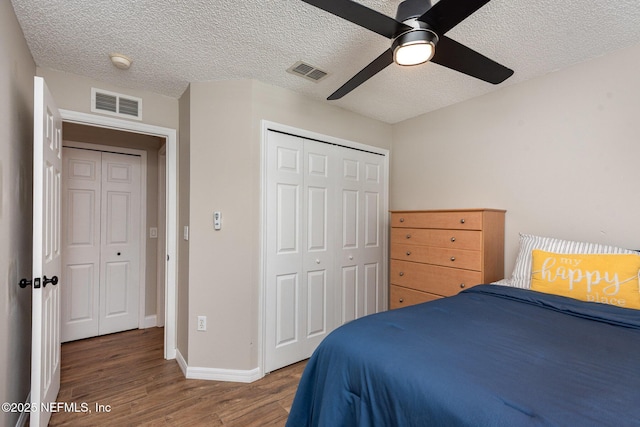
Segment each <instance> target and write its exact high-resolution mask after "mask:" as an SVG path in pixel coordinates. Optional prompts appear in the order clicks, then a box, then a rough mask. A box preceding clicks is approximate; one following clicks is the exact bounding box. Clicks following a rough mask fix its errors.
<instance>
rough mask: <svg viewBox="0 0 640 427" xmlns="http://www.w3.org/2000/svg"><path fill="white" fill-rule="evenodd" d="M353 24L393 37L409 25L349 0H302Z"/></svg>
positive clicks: (408, 28) (406, 29)
mask: <svg viewBox="0 0 640 427" xmlns="http://www.w3.org/2000/svg"><path fill="white" fill-rule="evenodd" d="M302 1H303V2H305V3H308V4H310V5H312V6H315V7H318V8H320V9H322V10H325V11H327V12H329V13H332V14H334V15H336V16H339V17H340V18H343V19H346V20H347V21H350V22H353V23H354V24H357V25H360V26H361V27H364V28H366V29H368V30H371V31H373V32H376V33H378V34H380V35H382V36H385V37H386V38H388V39H393V38H395V37H397V36H398V35H400V34H401V33H403V32H405V31H409V30H411V27H409V26H408V25H405V24H403V23H402V22H398V21H396V20H395V19H393V18H391V17H389V16H387V15H384V14H382V13H380V12H377V11H375V10H373V9H369V8H368V7H366V6H363V5H361V4H360V3H356V2H354V1H351V0H302Z"/></svg>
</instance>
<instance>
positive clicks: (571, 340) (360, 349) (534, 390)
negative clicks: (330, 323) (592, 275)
mask: <svg viewBox="0 0 640 427" xmlns="http://www.w3.org/2000/svg"><path fill="white" fill-rule="evenodd" d="M538 425H553V426H581V427H582V426H616V427H619V426H640V312H638V311H636V310H631V309H624V308H619V307H614V306H608V305H602V304H596V303H586V302H581V301H577V300H573V299H570V298H565V297H559V296H554V295H547V294H542V293H538V292H533V291H528V290H523V289H516V288H509V287H504V286H496V285H480V286H476V287H473V288H471V289H468V290H466V291H464V292H462V293H460V294H459V295H457V296H454V297H450V298H444V299H441V300H438V301H433V302H429V303H425V304H420V305H416V306H411V307H407V308H403V309H399V310H393V311H388V312H384V313H379V314H375V315H371V316H367V317H364V318H361V319H359V320H356V321H353V322H351V323H348V324H346V325H344V326H342V327H340V328H338V329H336V330H335V331H333V332H332V333H331V334H330V335H329V336H327V338H325V340H324V341H323V342H322V343H321V345H320V346H319V347H318V349H317V350H316V351H315V353H314V354H313V356H312V357H311V359H309V362H308V363H307V366H306V368H305V371H304V374H303V376H302V379H301V380H300V385H299V387H298V391H297V393H296V396H295V399H294V403H293V406H292V408H291V413H290V416H289V419H288V421H287V426H288V427H304V426H323V427H339V426H345V427H356V426H376V427H381V426H393V427H402V426H538Z"/></svg>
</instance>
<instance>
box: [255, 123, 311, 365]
mask: <svg viewBox="0 0 640 427" xmlns="http://www.w3.org/2000/svg"><path fill="white" fill-rule="evenodd" d="M303 148H304V144H303V143H302V142H301V141H300V140H299V139H298V138H294V137H292V136H289V135H282V134H275V133H274V134H272V133H270V136H269V140H268V144H267V165H268V166H267V182H268V184H267V188H266V192H267V201H266V203H267V207H266V209H267V212H268V213H269V214H268V216H267V224H266V230H267V233H266V244H267V248H268V249H267V251H268V253H267V260H266V277H267V279H266V293H265V303H266V307H267V309H266V313H265V316H266V324H267V329H266V333H265V335H266V336H265V339H266V344H265V350H266V351H265V370H266V372H271V371H273V370H274V369H278V368H280V367H282V366H286V365H288V364H291V363H294V362H295V361H297V360H300V359H299V357H300V354H301V352H302V341H301V337H300V331H301V328H302V325H301V322H303V321H305V316H304V313H301V312H300V311H301V309H303V307H301V305H300V302H301V301H302V300H303V298H304V296H303V295H301V293H302V291H303V289H304V284H303V283H302V282H303V255H304V251H303V239H302V236H301V233H303V224H302V221H303V218H304V217H303V213H302V198H303V194H304V170H303V168H304V167H303V158H304V153H303V151H304V150H303Z"/></svg>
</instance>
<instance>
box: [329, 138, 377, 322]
mask: <svg viewBox="0 0 640 427" xmlns="http://www.w3.org/2000/svg"><path fill="white" fill-rule="evenodd" d="M337 151H338V152H337V154H336V156H337V158H338V159H337V161H338V163H339V167H340V174H339V176H338V183H337V193H338V201H337V211H338V212H340V215H339V221H338V230H337V234H338V238H337V240H338V241H339V249H338V250H337V251H336V265H337V274H338V275H339V283H340V289H339V290H338V291H337V292H336V296H337V298H338V301H337V302H336V304H335V307H336V309H337V311H338V312H337V313H336V318H338V319H340V324H344V323H346V322H349V321H351V320H354V319H357V318H359V317H362V316H365V315H367V314H372V313H377V312H379V311H382V310H384V309H385V308H386V280H384V274H386V273H385V271H386V270H385V268H384V266H383V262H384V247H383V242H384V239H383V236H384V232H385V223H384V220H383V218H384V206H385V203H384V197H385V191H384V189H385V182H386V181H385V176H384V174H385V165H384V157H383V156H381V155H378V154H374V153H368V152H364V151H359V150H352V149H347V148H343V147H337Z"/></svg>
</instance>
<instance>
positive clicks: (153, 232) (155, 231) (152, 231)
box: [149, 227, 158, 239]
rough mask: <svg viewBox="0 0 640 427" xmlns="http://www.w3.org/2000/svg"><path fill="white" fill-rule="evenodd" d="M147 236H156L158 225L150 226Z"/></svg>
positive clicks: (154, 237) (155, 237)
mask: <svg viewBox="0 0 640 427" xmlns="http://www.w3.org/2000/svg"><path fill="white" fill-rule="evenodd" d="M149 237H151V238H152V239H157V238H158V227H151V228H150V229H149Z"/></svg>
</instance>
